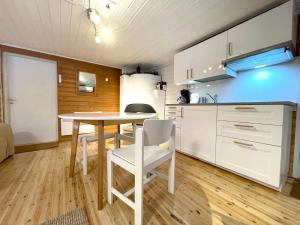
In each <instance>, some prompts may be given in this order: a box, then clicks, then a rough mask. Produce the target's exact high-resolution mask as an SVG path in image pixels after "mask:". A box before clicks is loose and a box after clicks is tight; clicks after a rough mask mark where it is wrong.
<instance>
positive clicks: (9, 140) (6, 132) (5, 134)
mask: <svg viewBox="0 0 300 225" xmlns="http://www.w3.org/2000/svg"><path fill="white" fill-rule="evenodd" d="M0 137H1V140H2V142H4V141H6V144H4V143H2V144H1V146H0V147H1V149H0V151H4V152H6V157H7V156H10V155H13V154H14V153H15V148H14V136H13V132H12V129H11V127H10V125H8V124H4V123H1V124H0ZM5 146H6V151H5V149H2V148H4V147H5Z"/></svg>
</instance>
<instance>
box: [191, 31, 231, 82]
mask: <svg viewBox="0 0 300 225" xmlns="http://www.w3.org/2000/svg"><path fill="white" fill-rule="evenodd" d="M226 57H227V32H224V33H221V34H219V35H217V36H215V37H212V38H210V39H208V40H207V41H204V42H201V43H199V44H198V45H196V46H194V47H192V48H191V76H192V78H193V79H194V80H195V79H197V80H198V79H204V78H209V77H214V76H216V75H220V74H224V70H223V66H222V61H223V60H226Z"/></svg>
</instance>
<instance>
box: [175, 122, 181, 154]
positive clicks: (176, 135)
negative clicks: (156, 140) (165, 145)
mask: <svg viewBox="0 0 300 225" xmlns="http://www.w3.org/2000/svg"><path fill="white" fill-rule="evenodd" d="M180 132H181V131H180V128H178V127H176V134H175V149H176V150H180V148H181V145H180Z"/></svg>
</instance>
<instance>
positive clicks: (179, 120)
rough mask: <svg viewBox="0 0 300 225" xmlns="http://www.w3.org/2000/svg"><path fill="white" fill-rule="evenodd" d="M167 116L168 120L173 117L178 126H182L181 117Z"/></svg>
mask: <svg viewBox="0 0 300 225" xmlns="http://www.w3.org/2000/svg"><path fill="white" fill-rule="evenodd" d="M165 118H166V120H168V119H173V120H174V121H175V124H176V128H180V127H181V117H175V116H166V117H165Z"/></svg>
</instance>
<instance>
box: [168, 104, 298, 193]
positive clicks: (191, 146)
mask: <svg viewBox="0 0 300 225" xmlns="http://www.w3.org/2000/svg"><path fill="white" fill-rule="evenodd" d="M293 110H294V108H293V107H291V106H287V105H283V104H281V105H280V104H278V105H267V104H266V105H198V106H192V105H189V106H168V107H166V113H165V115H166V118H172V119H174V120H175V121H176V149H177V150H179V151H180V152H182V153H184V154H187V155H190V156H192V157H195V158H198V159H201V160H204V161H206V162H209V163H212V164H214V165H216V166H219V167H222V168H224V169H226V170H229V171H231V172H234V173H236V174H239V175H241V176H244V177H246V178H248V179H251V180H254V181H257V182H259V183H261V184H264V185H266V186H268V187H271V188H273V189H276V190H281V189H282V187H283V185H284V184H285V181H286V179H287V174H288V167H289V150H290V137H291V118H292V111H293Z"/></svg>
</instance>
